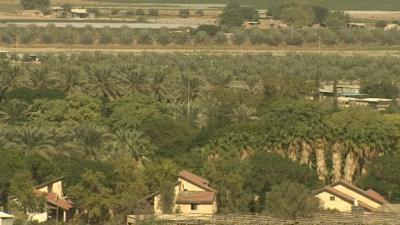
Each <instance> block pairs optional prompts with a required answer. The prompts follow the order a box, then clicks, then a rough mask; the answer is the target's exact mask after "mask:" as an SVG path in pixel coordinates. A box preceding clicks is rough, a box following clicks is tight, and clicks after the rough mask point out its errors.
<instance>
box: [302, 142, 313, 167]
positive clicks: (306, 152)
mask: <svg viewBox="0 0 400 225" xmlns="http://www.w3.org/2000/svg"><path fill="white" fill-rule="evenodd" d="M301 150H302V151H301V158H300V164H301V165H304V164H305V165H309V166H311V163H310V158H311V152H312V148H311V146H310V144H308V143H307V142H306V141H302V142H301Z"/></svg>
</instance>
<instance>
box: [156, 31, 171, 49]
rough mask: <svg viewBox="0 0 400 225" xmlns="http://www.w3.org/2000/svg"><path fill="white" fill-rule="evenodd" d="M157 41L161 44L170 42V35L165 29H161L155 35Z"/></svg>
mask: <svg viewBox="0 0 400 225" xmlns="http://www.w3.org/2000/svg"><path fill="white" fill-rule="evenodd" d="M157 42H158V43H159V44H162V45H167V44H169V43H171V42H172V40H171V36H170V34H169V32H168V30H167V29H161V30H160V32H158V35H157Z"/></svg>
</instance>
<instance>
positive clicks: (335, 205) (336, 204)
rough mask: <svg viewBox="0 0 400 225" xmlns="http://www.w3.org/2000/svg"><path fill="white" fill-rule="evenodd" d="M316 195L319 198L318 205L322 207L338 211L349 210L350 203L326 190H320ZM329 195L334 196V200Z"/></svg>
mask: <svg viewBox="0 0 400 225" xmlns="http://www.w3.org/2000/svg"><path fill="white" fill-rule="evenodd" d="M316 197H317V198H318V199H319V200H320V207H322V208H323V209H332V210H338V211H339V212H351V207H352V204H350V203H348V202H346V201H344V200H342V199H340V198H338V197H336V196H334V195H332V194H330V193H328V192H321V193H319V194H318V195H317V196H316ZM331 197H335V200H333V201H332V200H331Z"/></svg>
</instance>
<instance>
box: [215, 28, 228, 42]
mask: <svg viewBox="0 0 400 225" xmlns="http://www.w3.org/2000/svg"><path fill="white" fill-rule="evenodd" d="M214 41H215V43H217V44H225V43H227V42H228V37H227V36H226V34H225V33H224V32H222V31H218V32H217V34H216V35H215V36H214Z"/></svg>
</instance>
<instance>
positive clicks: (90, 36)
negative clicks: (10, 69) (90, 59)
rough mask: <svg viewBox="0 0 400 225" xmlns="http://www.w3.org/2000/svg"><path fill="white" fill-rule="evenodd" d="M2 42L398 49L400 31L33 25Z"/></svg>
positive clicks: (7, 32)
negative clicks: (343, 46) (376, 47)
mask: <svg viewBox="0 0 400 225" xmlns="http://www.w3.org/2000/svg"><path fill="white" fill-rule="evenodd" d="M0 38H1V42H3V43H7V44H15V43H16V42H17V41H18V42H19V43H22V44H31V43H45V44H51V43H64V44H85V45H90V44H112V43H116V44H122V45H132V44H144V45H152V44H159V45H169V44H177V45H184V44H199V45H221V44H232V45H244V44H252V45H261V44H264V45H268V46H282V45H283V46H285V45H294V46H301V45H315V44H318V43H319V42H321V44H323V45H339V44H344V45H398V44H400V41H399V40H400V31H398V30H393V31H385V30H383V29H375V30H364V29H356V30H349V29H347V28H342V29H337V30H331V29H314V28H307V29H294V28H279V29H278V28H270V29H266V30H262V29H258V28H253V29H236V30H234V32H233V34H232V35H231V36H228V35H227V34H226V33H224V32H223V31H222V29H221V27H219V26H214V25H202V26H200V27H199V28H198V29H196V30H192V31H191V32H187V31H185V30H180V31H175V30H170V29H166V28H164V29H130V28H128V27H122V28H107V27H106V28H101V29H95V28H93V27H90V26H88V27H86V28H73V27H65V28H57V27H55V26H54V25H49V26H47V27H37V26H36V25H30V26H28V27H27V28H17V27H15V26H12V25H10V26H8V27H6V28H2V29H0Z"/></svg>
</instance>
